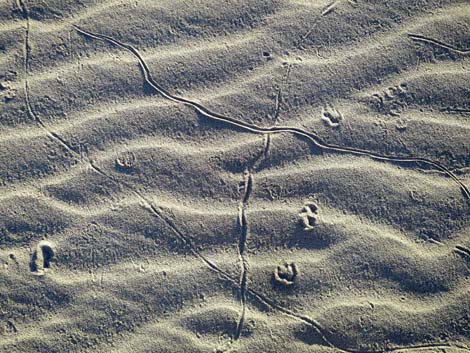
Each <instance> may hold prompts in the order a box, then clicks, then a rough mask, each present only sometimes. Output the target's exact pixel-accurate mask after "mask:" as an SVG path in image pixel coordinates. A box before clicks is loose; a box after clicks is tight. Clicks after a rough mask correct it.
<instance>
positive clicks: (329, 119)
mask: <svg viewBox="0 0 470 353" xmlns="http://www.w3.org/2000/svg"><path fill="white" fill-rule="evenodd" d="M321 118H322V120H323V121H324V122H326V123H327V124H328V125H329V126H331V127H338V126H340V124H341V122H342V121H343V114H341V112H340V111H338V110H337V109H335V108H333V107H331V106H327V107H326V108H322V117H321Z"/></svg>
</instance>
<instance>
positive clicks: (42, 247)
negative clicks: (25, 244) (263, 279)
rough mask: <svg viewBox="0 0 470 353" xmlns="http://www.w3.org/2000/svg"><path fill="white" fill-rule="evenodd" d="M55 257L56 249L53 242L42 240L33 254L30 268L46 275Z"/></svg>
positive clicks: (36, 272)
mask: <svg viewBox="0 0 470 353" xmlns="http://www.w3.org/2000/svg"><path fill="white" fill-rule="evenodd" d="M53 258H54V249H53V247H52V244H51V243H49V242H48V241H46V240H42V241H40V242H39V244H38V245H37V247H36V250H34V252H33V255H32V256H31V262H30V269H31V272H33V273H35V274H37V275H44V274H45V272H46V271H47V270H49V268H50V267H51V263H52V261H53Z"/></svg>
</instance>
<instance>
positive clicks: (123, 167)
mask: <svg viewBox="0 0 470 353" xmlns="http://www.w3.org/2000/svg"><path fill="white" fill-rule="evenodd" d="M135 163H136V158H135V154H134V153H132V152H124V153H122V154H121V155H120V156H119V157H118V158H116V168H117V169H118V170H120V171H129V170H130V169H132V167H134V165H135Z"/></svg>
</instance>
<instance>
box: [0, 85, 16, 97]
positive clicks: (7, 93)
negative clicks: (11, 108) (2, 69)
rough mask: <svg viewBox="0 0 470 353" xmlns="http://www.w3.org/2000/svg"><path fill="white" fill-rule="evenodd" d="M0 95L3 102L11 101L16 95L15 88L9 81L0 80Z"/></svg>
mask: <svg viewBox="0 0 470 353" xmlns="http://www.w3.org/2000/svg"><path fill="white" fill-rule="evenodd" d="M0 97H3V100H4V101H5V102H8V101H11V100H12V99H13V98H15V97H16V89H15V88H13V85H12V83H11V82H10V81H4V82H0Z"/></svg>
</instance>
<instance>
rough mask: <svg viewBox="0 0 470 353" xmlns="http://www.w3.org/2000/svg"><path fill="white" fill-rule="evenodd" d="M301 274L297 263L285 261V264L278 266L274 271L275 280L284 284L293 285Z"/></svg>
mask: <svg viewBox="0 0 470 353" xmlns="http://www.w3.org/2000/svg"><path fill="white" fill-rule="evenodd" d="M298 274H299V270H298V269H297V265H296V264H295V263H293V262H292V263H287V262H286V263H285V264H284V265H283V266H278V267H277V268H276V269H275V270H274V273H273V276H274V281H275V282H276V283H278V284H280V285H283V286H292V285H293V284H294V282H295V280H296V278H297V275H298Z"/></svg>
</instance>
